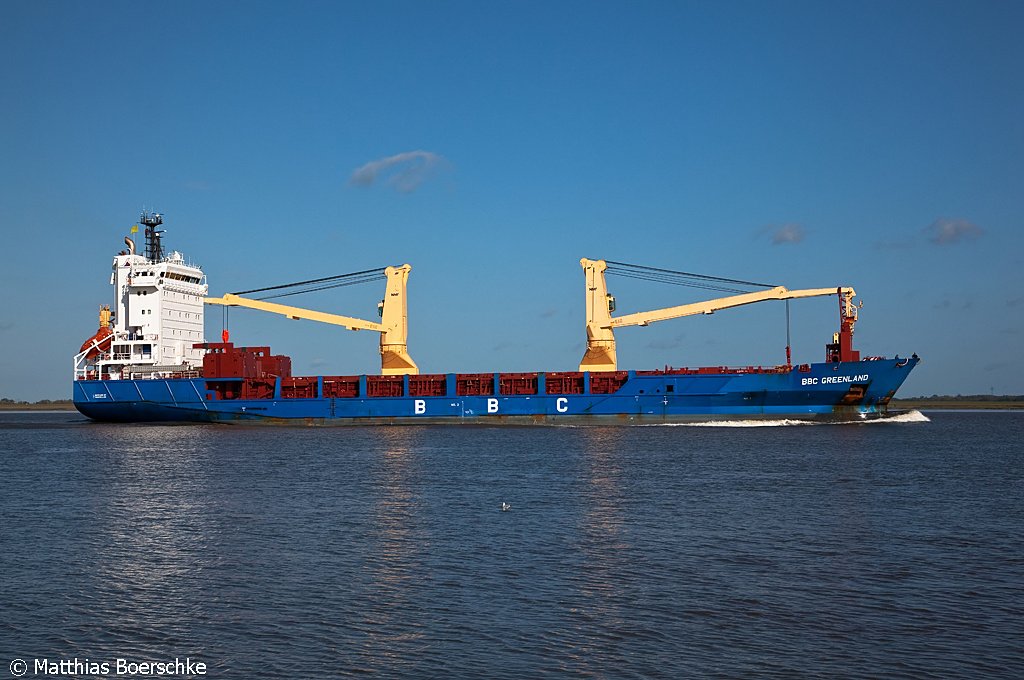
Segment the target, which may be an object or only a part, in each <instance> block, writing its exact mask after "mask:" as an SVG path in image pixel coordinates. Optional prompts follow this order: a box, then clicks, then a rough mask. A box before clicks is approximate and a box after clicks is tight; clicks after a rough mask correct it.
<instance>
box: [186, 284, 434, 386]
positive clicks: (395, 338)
mask: <svg viewBox="0 0 1024 680" xmlns="http://www.w3.org/2000/svg"><path fill="white" fill-rule="evenodd" d="M376 271H377V272H378V273H379V272H380V270H376ZM383 271H384V276H385V277H386V279H387V288H386V289H385V292H384V300H383V301H382V302H381V303H380V305H379V307H380V316H381V319H380V322H374V321H365V320H363V319H356V318H354V317H350V316H341V315H340V314H328V313H326V312H318V311H314V310H311V309H303V308H301V307H292V306H290V305H282V304H278V303H276V302H266V301H264V300H253V299H251V298H246V297H242V296H241V295H239V294H235V293H228V294H226V295H224V296H223V297H217V298H212V297H208V298H206V299H205V302H206V304H210V305H224V306H227V307H248V308H249V309H258V310H261V311H264V312H271V313H274V314H282V315H284V316H286V317H288V318H289V319H308V320H310V321H319V322H321V323H329V324H334V325H336V326H344V327H345V328H347V329H349V330H350V331H358V330H367V331H377V332H378V333H380V364H381V374H383V375H406V374H408V375H416V374H418V373H419V368H418V367H417V366H416V362H415V361H413V360H412V357H410V356H409V351H408V346H407V338H408V324H409V320H408V308H407V304H406V295H405V291H406V283H407V281H408V280H409V272H410V271H412V267H411V266H409V265H407V264H404V265H402V266H401V267H386V268H384V270H383ZM365 273H366V272H358V273H357V274H365ZM346 276H351V275H346ZM330 278H342V277H330ZM323 280H326V279H323ZM305 283H310V282H305ZM289 285H292V284H289ZM283 287H285V286H275V288H283ZM260 290H269V289H260ZM246 292H250V293H251V292H256V291H246Z"/></svg>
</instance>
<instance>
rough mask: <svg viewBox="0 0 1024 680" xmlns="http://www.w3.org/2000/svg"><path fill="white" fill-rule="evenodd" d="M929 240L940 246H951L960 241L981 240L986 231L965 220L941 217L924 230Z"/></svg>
mask: <svg viewBox="0 0 1024 680" xmlns="http://www.w3.org/2000/svg"><path fill="white" fill-rule="evenodd" d="M924 231H925V234H927V235H928V240H929V241H931V242H932V243H934V244H935V245H938V246H944V245H949V244H951V243H957V242H959V241H973V240H975V239H977V238H980V237H981V235H982V234H983V233H985V230H984V229H982V228H981V227H979V226H978V225H976V224H974V223H973V222H968V221H967V220H963V219H948V218H945V217H940V218H939V219H937V220H935V221H934V222H932V223H931V224H929V225H928V226H927V227H925V229H924Z"/></svg>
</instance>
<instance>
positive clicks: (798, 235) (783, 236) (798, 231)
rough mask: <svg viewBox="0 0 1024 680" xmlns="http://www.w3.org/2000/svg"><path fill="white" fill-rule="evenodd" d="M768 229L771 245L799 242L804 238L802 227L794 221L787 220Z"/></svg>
mask: <svg viewBox="0 0 1024 680" xmlns="http://www.w3.org/2000/svg"><path fill="white" fill-rule="evenodd" d="M769 229H770V231H771V234H772V245H773V246H779V245H783V244H786V243H800V242H801V241H803V240H804V236H805V234H804V228H803V227H802V226H800V225H799V224H796V223H795V222H789V223H787V224H783V225H781V226H778V227H772V228H769Z"/></svg>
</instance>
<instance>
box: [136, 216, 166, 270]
mask: <svg viewBox="0 0 1024 680" xmlns="http://www.w3.org/2000/svg"><path fill="white" fill-rule="evenodd" d="M139 222H141V223H142V224H143V225H145V227H146V259H147V260H149V261H150V262H153V263H156V262H159V261H160V260H162V259H164V247H163V245H162V244H161V243H160V235H161V234H163V233H164V230H163V229H157V227H159V226H160V225H161V224H163V223H164V216H163V215H161V214H160V213H158V212H154V213H151V212H149V211H148V210H143V211H142V215H141V216H140V217H139Z"/></svg>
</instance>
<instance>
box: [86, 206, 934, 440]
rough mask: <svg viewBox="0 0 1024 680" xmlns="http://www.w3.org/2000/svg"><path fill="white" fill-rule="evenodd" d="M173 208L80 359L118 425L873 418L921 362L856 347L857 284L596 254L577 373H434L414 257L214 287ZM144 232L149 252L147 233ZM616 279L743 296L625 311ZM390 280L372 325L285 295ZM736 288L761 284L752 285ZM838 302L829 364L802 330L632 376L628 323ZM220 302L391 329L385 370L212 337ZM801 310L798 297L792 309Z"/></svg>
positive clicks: (123, 257)
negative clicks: (713, 361)
mask: <svg viewBox="0 0 1024 680" xmlns="http://www.w3.org/2000/svg"><path fill="white" fill-rule="evenodd" d="M162 224H163V216H162V215H160V214H159V213H150V212H143V214H142V216H141V218H140V221H139V224H137V225H135V226H134V227H132V230H131V234H130V235H129V236H126V237H125V239H124V243H125V246H126V249H125V250H122V251H121V252H120V253H118V254H117V255H115V256H114V259H113V263H112V267H111V269H112V271H111V274H110V286H111V288H112V292H113V301H112V303H110V304H105V305H103V306H102V307H101V308H100V313H99V328H98V330H97V331H96V333H95V334H94V335H93V336H92V337H90V338H89V339H88V340H86V341H85V342H84V343H83V344H82V346H81V349H80V351H79V352H78V353H77V354H76V355H75V357H74V382H73V392H74V395H73V399H74V403H75V407H76V408H77V409H78V410H79V411H80V412H81V413H82V414H84V415H85V416H87V417H89V418H91V419H93V420H97V421H107V422H139V423H143V422H201V423H237V424H285V425H288V424H295V425H392V424H393V425H399V424H482V425H488V424H658V423H680V422H691V421H709V420H710V421H717V420H727V419H780V418H785V419H800V420H860V419H866V418H879V417H884V416H886V415H887V414H888V412H889V411H888V406H889V402H890V400H891V399H892V397H893V395H894V394H895V393H896V391H897V389H899V387H900V385H901V384H902V383H903V381H904V380H905V379H906V378H907V376H908V375H909V374H910V371H912V370H913V369H914V367H915V366H916V365H917V364H918V362H919V360H920V359H919V358H918V356H917V355H916V354H914V355H912V356H910V357H905V358H899V357H898V356H896V357H892V358H886V357H877V356H873V357H865V358H861V356H860V353H859V352H858V351H857V350H855V349H854V348H853V334H854V326H855V324H856V322H857V315H858V306H857V305H855V304H854V296H855V295H856V293H855V291H854V290H853V288H850V287H844V286H836V287H830V288H814V289H804V290H790V289H787V288H785V287H783V286H772V285H767V284H758V283H753V282H748V281H740V280H736V279H724V278H718V277H710V276H702V275H697V274H689V273H687V272H680V271H674V270H667V269H657V268H653V267H642V266H638V265H628V264H625V263H620V262H613V261H607V260H591V259H586V258H584V259H582V260H580V264H581V266H582V267H583V270H584V279H585V309H586V334H587V348H586V352H585V354H584V356H583V358H582V360H581V362H580V364H579V366H578V367H576V368H577V370H570V371H559V372H551V371H547V372H543V371H538V372H533V373H503V372H496V373H440V374H429V375H427V374H421V373H420V372H419V369H418V367H417V365H416V363H415V361H413V359H412V357H411V356H410V353H409V347H408V311H407V304H406V288H407V284H408V279H409V273H410V271H411V269H412V268H411V267H410V266H409V265H402V266H390V267H384V268H380V269H374V270H365V271H359V272H354V273H352V274H343V275H338V276H330V277H323V278H320V279H313V280H308V281H300V282H296V283H293V284H284V285H280V286H270V287H267V288H259V289H253V290H248V291H240V292H238V293H232V294H225V295H223V296H221V297H209V296H208V292H209V288H208V284H207V280H206V276H205V274H204V273H203V270H202V269H201V268H200V267H199V266H198V265H195V264H193V263H190V262H186V260H185V257H184V255H183V254H182V253H180V252H177V251H172V252H170V253H165V252H164V248H163V243H162V235H163V233H164V232H163V230H162V229H161V228H160V227H161V226H162ZM140 225H141V227H142V228H143V229H144V235H145V251H144V252H142V253H139V252H137V249H136V244H135V235H136V234H137V232H138V229H139V227H140ZM606 273H623V274H626V275H632V276H634V277H636V278H647V279H649V280H662V281H669V282H679V281H682V280H686V281H690V282H691V283H693V284H694V285H696V286H698V287H700V288H709V289H713V290H725V291H732V292H736V294H734V295H728V296H725V297H719V298H715V299H713V300H708V301H705V302H698V303H691V304H685V305H680V306H677V307H670V308H665V309H658V310H654V311H650V312H641V313H636V314H629V315H625V316H613V314H614V312H615V298H614V297H613V296H612V295H611V294H610V293H609V292H608V287H607V283H606V279H605V274H606ZM368 281H384V282H385V293H384V298H383V300H382V301H381V302H380V303H379V304H378V313H379V319H378V320H375V321H369V320H364V319H359V318H356V317H350V316H342V315H339V314H331V313H325V312H320V311H314V310H309V309H303V308H300V307H294V306H290V305H285V304H280V303H277V302H269V301H268V300H269V299H271V298H274V297H280V296H284V295H290V294H292V293H293V292H301V291H308V290H320V289H323V288H329V287H333V286H341V285H349V284H351V283H360V282H368ZM736 286H748V287H753V288H756V289H757V290H753V291H751V292H738V291H740V290H742V289H741V288H740V289H738V288H736ZM818 296H836V298H837V299H838V302H839V305H838V307H839V319H838V320H839V330H838V331H837V332H835V333H833V335H832V338H831V342H829V343H827V344H826V345H825V357H824V360H823V361H821V362H820V363H810V364H794V363H792V361H791V357H790V351H789V343H788V338H787V347H786V363H785V364H782V365H778V366H744V367H726V366H713V367H702V368H672V367H668V366H666V367H664V368H660V369H651V370H620V368H619V366H618V363H617V358H616V344H615V342H616V341H615V336H614V330H615V329H616V328H622V327H626V326H644V325H648V324H650V323H655V322H659V321H664V320H668V319H675V318H680V317H684V316H689V315H694V314H711V313H714V312H716V311H719V310H724V309H729V308H732V307H738V306H741V305H748V304H754V303H758V302H762V301H768V300H785V301H786V304H787V305H788V304H789V300H793V299H798V298H808V297H818ZM208 305H219V306H224V307H245V308H250V309H257V310H262V311H265V312H269V313H274V314H282V315H284V316H287V317H289V318H293V319H309V320H313V321H317V322H322V323H329V324H334V325H338V326H341V327H343V328H347V329H350V330H368V331H373V332H378V333H380V359H381V372H380V374H379V375H341V374H339V375H317V376H293V375H292V370H291V359H290V358H289V357H288V356H285V355H280V354H273V353H272V352H271V350H270V348H269V347H267V346H239V345H236V344H235V343H233V342H231V341H230V336H229V333H228V330H227V329H226V328H225V329H224V330H222V333H221V341H220V342H208V341H207V340H206V338H205V326H204V322H205V316H204V310H205V308H206V306H208ZM787 318H788V307H787Z"/></svg>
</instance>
